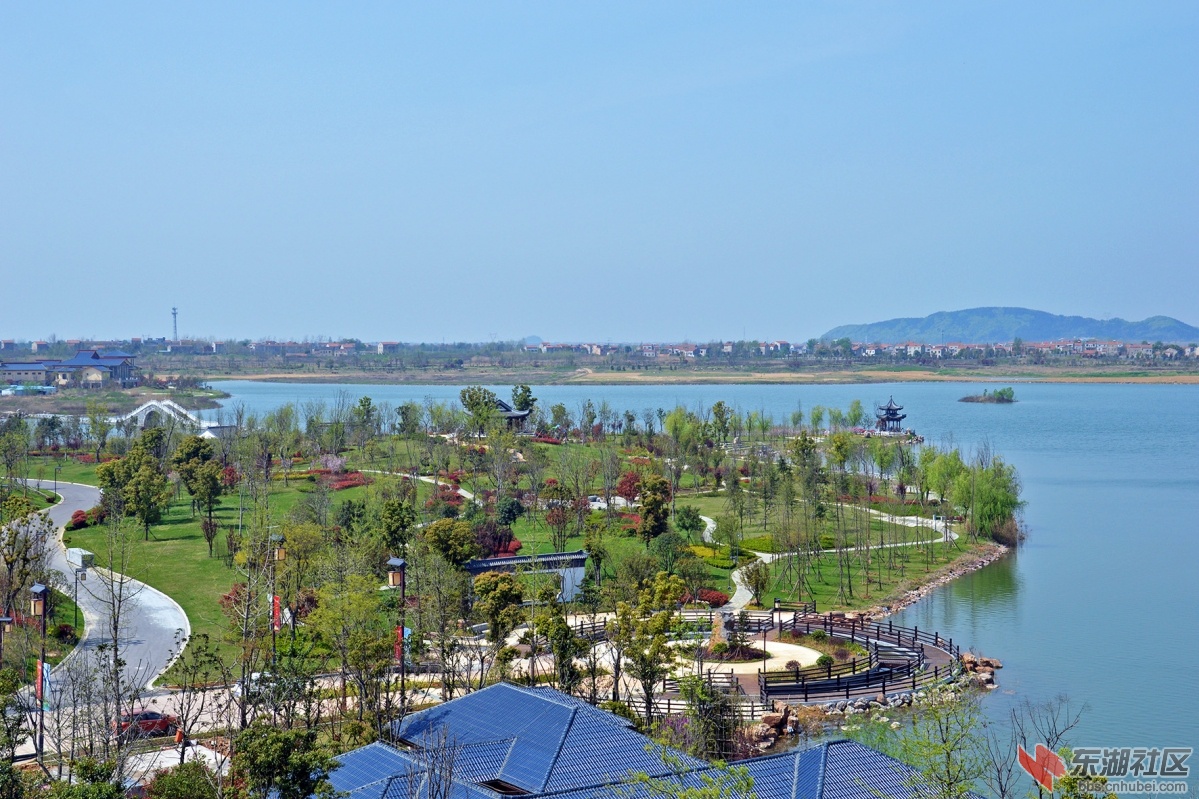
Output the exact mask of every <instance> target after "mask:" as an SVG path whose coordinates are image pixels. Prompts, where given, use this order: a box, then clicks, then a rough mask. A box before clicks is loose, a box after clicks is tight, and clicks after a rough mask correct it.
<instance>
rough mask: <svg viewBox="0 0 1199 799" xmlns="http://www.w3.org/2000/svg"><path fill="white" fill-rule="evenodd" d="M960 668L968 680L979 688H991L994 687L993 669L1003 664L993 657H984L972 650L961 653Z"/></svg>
mask: <svg viewBox="0 0 1199 799" xmlns="http://www.w3.org/2000/svg"><path fill="white" fill-rule="evenodd" d="M962 668H963V669H965V671H966V674H967V675H969V677H970V680H971V681H972V682H973V683H974V684H975V685H977V686H978V687H980V688H985V689H987V690H991V689H993V688H996V687H997V686H996V685H995V669H1002V668H1003V664H1002V663H1000V662H999V661H998V660H996V659H995V658H985V657H983V656H982V655H976V654H974V653H973V652H963V653H962Z"/></svg>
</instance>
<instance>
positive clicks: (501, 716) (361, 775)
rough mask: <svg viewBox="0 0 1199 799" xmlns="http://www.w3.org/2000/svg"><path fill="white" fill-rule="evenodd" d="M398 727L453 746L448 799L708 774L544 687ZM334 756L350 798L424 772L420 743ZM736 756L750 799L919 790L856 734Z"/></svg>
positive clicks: (506, 692) (385, 798)
mask: <svg viewBox="0 0 1199 799" xmlns="http://www.w3.org/2000/svg"><path fill="white" fill-rule="evenodd" d="M398 732H399V735H400V737H401V738H403V739H404V740H405V741H406V742H407V743H410V744H412V745H414V746H417V747H419V746H421V745H422V742H423V743H425V744H428V745H434V744H433V742H434V741H436V742H437V745H442V746H444V745H446V743H447V742H450V743H449V745H451V746H453V747H455V748H456V750H457V751H456V753H455V754H454V756H453V774H454V786H453V790H452V791H451V792H450V795H451V799H497V797H499V796H501V794H500V793H499V792H497V791H495V790H492V789H491V788H490V787H487V786H486V785H485V783H488V782H489V781H492V780H498V781H502V782H504V783H507V784H509V785H512V786H515V787H517V788H519V789H521V790H523V791H525V792H527V794H528V795H529V796H536V797H548V796H551V795H552V796H553V797H554V799H599V798H600V797H611V796H612V795H613V792H614V791H615V790H617V788H616V786H617V785H621V784H622V783H623V785H621V787H620V788H619V792H620V793H621V794H623V795H627V797H628V799H651V792H650V790H649V789H648V788H647V787H645V786H638V785H635V784H631V783H629V782H628V779H629V776H630V775H631V774H639V773H640V774H648V775H650V776H652V777H658V778H667V779H676V780H678V781H679V782H680V783H682V784H685V785H687V786H690V787H702V786H703V785H704V776H705V775H711V774H712V773H713V772H712V770H711V769H712V767H711V766H710V765H708V764H707V763H705V762H704V761H702V760H697V759H695V758H692V757H690V756H688V755H685V754H683V753H681V752H671V757H670V758H669V759H670V760H673V761H677V762H675V763H667V760H666V759H664V758H663V754H664V748H663V747H661V746H659V745H658V744H655V743H653V742H652V741H650V740H649V739H648V738H646V737H644V736H642V735H641V734H639V733H637V732H635V731H634V730H633V729H631V727H630V726H629V723H628V722H627V721H625V720H624V719H621V718H619V717H617V716H615V715H613V714H610V713H607V712H605V711H602V710H599V709H597V708H594V707H592V706H591V705H588V704H586V703H584V702H582V701H580V700H578V699H575V698H574V697H569V696H566V695H564V694H561V693H559V692H557V691H553V690H550V689H546V688H523V687H519V686H515V685H509V684H507V683H500V684H498V685H493V686H491V687H489V688H485V689H483V690H482V691H476V692H474V693H472V694H467V695H466V696H463V697H460V698H458V699H455V700H453V701H451V702H447V703H445V704H444V705H439V706H437V707H433V708H429V709H428V710H424V711H421V712H419V713H415V714H413V715H411V716H409V717H408V718H406V719H404V721H403V722H402V723H401V724H400V725H399V730H398ZM434 735H436V738H434V737H433V736H434ZM341 763H342V767H341V768H339V769H337V770H336V771H334V772H333V775H332V778H331V779H332V781H333V787H334V789H336V790H338V791H344V792H346V793H348V795H349V797H350V799H406V797H408V796H409V795H410V794H411V793H412V791H413V790H414V789H415V788H416V783H419V782H421V781H423V780H425V779H427V776H428V775H427V774H426V773H425V766H424V764H423V762H422V760H421V755H420V753H419V752H416V751H413V752H407V751H401V750H399V749H396V748H394V747H391V746H387V745H385V744H378V743H376V744H371V745H369V746H365V747H363V748H361V749H357V750H354V751H353V752H349V753H347V754H345V755H343V756H342V757H341ZM736 765H737V766H738V767H744V768H745V769H747V770H748V772H749V775H750V776H751V777H752V778H753V781H754V785H753V791H754V793H755V794H756V796H757V799H880V797H884V798H885V799H921V797H922V796H923V795H924V794H923V793H922V792H921V790H920V789H918V788H916V787H914V785H915V784H916V781H917V777H918V772H917V771H916V770H915V769H914V768H912V767H911V766H908V765H906V764H904V763H902V762H900V761H898V760H895V759H894V758H892V757H889V756H887V755H885V754H883V753H882V752H879V751H876V750H874V749H871V748H870V747H868V746H865V745H863V744H860V743H857V742H856V741H845V740H841V741H830V742H826V743H822V744H820V745H817V746H814V747H811V748H808V749H801V750H792V751H789V752H783V753H781V754H777V755H768V756H764V757H756V758H750V759H748V760H742V761H740V762H738V763H737V764H736ZM434 770H436V769H434ZM680 770H681V771H682V773H681V774H679V773H677V772H678V771H680ZM419 790H420V791H423V790H424V789H423V788H421V789H419ZM971 796H972V799H978V797H975V796H974V795H973V794H972V795H971Z"/></svg>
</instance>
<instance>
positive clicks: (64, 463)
mask: <svg viewBox="0 0 1199 799" xmlns="http://www.w3.org/2000/svg"><path fill="white" fill-rule="evenodd" d="M55 466H58V467H59V470H58V479H59V480H61V481H63V482H66V483H84V484H86V485H91V486H94V485H96V464H94V463H80V462H79V461H78V460H76V459H75V458H72V457H65V456H64V457H61V458H54V457H51V456H49V455H35V456H33V457H31V458H30V459H29V468H28V469H27V470H26V471H27V472H28V476H29V477H32V478H34V479H40V480H53V479H54V467H55Z"/></svg>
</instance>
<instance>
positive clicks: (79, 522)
mask: <svg viewBox="0 0 1199 799" xmlns="http://www.w3.org/2000/svg"><path fill="white" fill-rule="evenodd" d="M87 522H88V519H87V511H85V510H77V511H75V512H74V513H72V514H71V521H69V522H67V529H68V530H80V529H82V528H84V527H87Z"/></svg>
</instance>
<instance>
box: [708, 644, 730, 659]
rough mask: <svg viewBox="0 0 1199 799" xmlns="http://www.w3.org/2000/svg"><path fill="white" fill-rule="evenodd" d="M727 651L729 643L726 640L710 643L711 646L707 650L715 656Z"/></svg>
mask: <svg viewBox="0 0 1199 799" xmlns="http://www.w3.org/2000/svg"><path fill="white" fill-rule="evenodd" d="M728 651H729V645H728V642H726V641H719V642H717V643H715V644H712V648H711V649H709V650H708V652H709V653H710V654H712V655H716V656H717V657H719V656H721V655H726V654H728Z"/></svg>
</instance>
